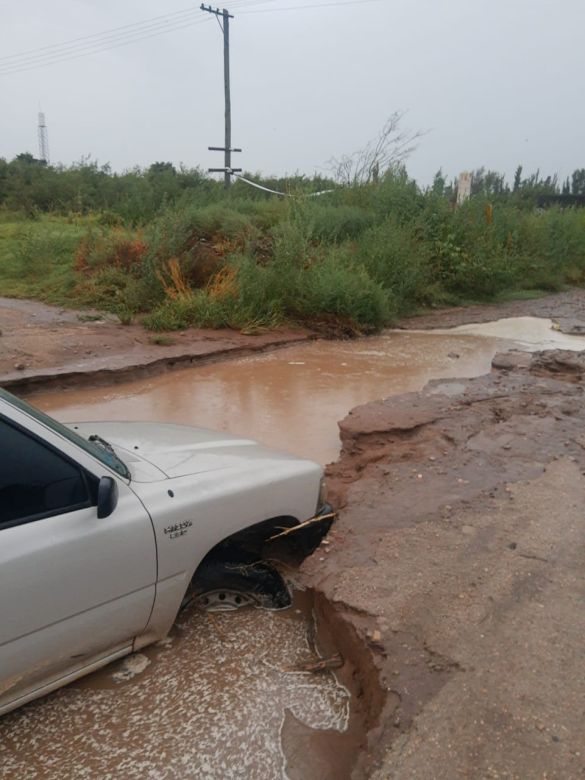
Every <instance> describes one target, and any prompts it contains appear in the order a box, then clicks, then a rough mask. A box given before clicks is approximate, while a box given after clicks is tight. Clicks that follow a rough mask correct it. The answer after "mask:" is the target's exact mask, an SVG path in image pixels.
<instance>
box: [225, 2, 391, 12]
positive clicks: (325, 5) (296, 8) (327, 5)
mask: <svg viewBox="0 0 585 780" xmlns="http://www.w3.org/2000/svg"><path fill="white" fill-rule="evenodd" d="M382 2H384V0H342V2H335V3H311V4H310V5H289V6H286V7H285V8H254V9H250V10H249V11H247V10H243V11H240V12H239V13H240V15H241V14H269V13H277V12H278V11H301V10H303V9H307V10H309V9H313V8H337V7H338V6H341V5H364V4H365V3H382Z"/></svg>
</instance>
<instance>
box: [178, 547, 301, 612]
mask: <svg viewBox="0 0 585 780" xmlns="http://www.w3.org/2000/svg"><path fill="white" fill-rule="evenodd" d="M291 603H292V599H291V594H290V591H289V588H288V586H287V584H286V582H285V581H284V579H283V577H282V576H281V575H280V574H279V572H278V571H276V569H274V568H273V567H272V566H270V565H269V564H267V563H264V562H263V561H253V562H245V561H231V562H230V561H218V560H209V561H205V560H204V561H203V563H202V564H201V565H200V566H199V568H198V569H197V571H196V572H195V576H194V577H193V580H192V582H191V585H190V586H189V590H188V591H187V593H186V594H185V599H184V600H183V604H182V607H183V608H184V607H187V606H191V605H194V606H195V607H197V608H198V609H201V610H204V611H206V612H225V611H229V610H234V609H239V608H240V607H245V606H254V607H264V608H265V609H284V608H286V607H289V606H290V605H291Z"/></svg>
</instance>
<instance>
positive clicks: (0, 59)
mask: <svg viewBox="0 0 585 780" xmlns="http://www.w3.org/2000/svg"><path fill="white" fill-rule="evenodd" d="M196 10H197V9H196V8H184V9H182V10H181V11H174V12H173V13H171V14H162V15H161V16H153V17H152V18H151V19H144V20H143V21H142V22H132V23H130V24H124V25H122V26H121V27H113V28H112V29H110V30H103V31H102V32H99V33H93V34H92V35H82V36H80V37H79V38H71V39H70V40H67V41H61V42H60V43H52V44H49V45H48V46H40V47H39V48H36V49H28V50H27V51H22V52H19V53H18V54H7V55H6V56H4V57H0V62H3V61H5V60H14V59H17V60H18V59H23V58H24V59H29V56H28V55H36V54H39V53H40V52H43V51H49V50H52V49H61V48H69V47H70V46H73V45H74V44H75V43H77V42H78V41H88V40H91V39H92V38H102V37H104V36H105V37H109V36H110V35H111V34H113V33H116V32H118V31H119V30H128V28H133V29H135V28H140V27H142V26H143V25H147V26H149V25H151V24H155V23H160V20H163V19H169V20H170V17H175V16H182V15H183V14H192V13H194V12H195V11H196ZM122 34H124V33H122Z"/></svg>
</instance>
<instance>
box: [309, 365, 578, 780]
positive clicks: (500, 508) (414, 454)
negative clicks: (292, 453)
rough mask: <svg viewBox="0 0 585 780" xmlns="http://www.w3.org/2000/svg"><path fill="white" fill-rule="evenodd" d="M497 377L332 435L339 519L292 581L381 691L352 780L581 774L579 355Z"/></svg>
mask: <svg viewBox="0 0 585 780" xmlns="http://www.w3.org/2000/svg"><path fill="white" fill-rule="evenodd" d="M494 365H495V366H498V367H497V368H496V367H495V368H494V369H493V370H492V372H491V373H490V374H488V375H486V376H484V377H480V378H476V379H471V380H468V381H465V382H461V381H460V380H456V381H451V380H439V381H434V382H431V383H430V384H429V385H428V386H427V387H426V388H425V389H424V390H423V391H422V392H420V393H412V394H407V395H404V396H400V397H397V398H392V399H387V400H384V401H377V402H373V403H370V404H367V405H364V406H361V407H358V408H357V409H354V410H353V411H352V412H351V413H350V414H349V415H348V416H347V417H346V418H345V420H343V421H342V423H341V425H340V429H341V437H342V441H343V449H342V454H341V458H340V460H339V461H338V463H336V464H334V465H333V466H331V467H330V468H329V471H328V476H329V484H330V489H331V490H332V492H333V495H334V500H337V502H338V506H341V507H342V510H341V512H340V516H339V519H338V522H337V524H336V526H335V527H334V530H333V531H332V534H331V535H330V538H329V542H330V543H329V545H328V546H327V549H328V552H327V554H326V555H325V554H323V552H324V551H323V548H321V549H320V550H318V551H317V552H316V553H315V555H314V556H313V557H312V558H311V559H309V560H308V561H306V562H305V564H304V565H303V567H302V573H303V576H304V578H305V581H306V582H308V583H311V584H312V585H313V587H314V588H315V589H316V591H317V592H318V593H319V594H321V595H322V597H323V598H324V599H325V600H326V601H329V602H331V603H332V604H333V605H334V606H335V608H336V609H337V610H338V611H339V613H340V614H341V615H342V616H343V618H344V619H345V620H346V621H347V622H349V623H350V624H352V625H353V626H354V628H355V631H356V633H357V634H358V636H359V637H360V639H361V642H362V643H363V644H364V645H365V646H369V647H370V651H371V658H372V660H373V662H374V663H375V664H376V666H377V668H378V672H379V680H380V684H381V686H382V688H384V689H386V691H387V695H386V699H385V703H384V705H383V712H382V715H381V716H380V718H378V723H377V726H376V727H374V728H373V729H372V730H371V731H370V735H369V743H368V751H367V752H366V753H364V755H363V757H362V764H361V765H360V766H359V767H358V768H357V769H356V772H355V775H354V776H355V777H362V776H364V775H368V776H369V775H371V776H373V777H375V778H376V779H377V780H382V778H384V779H386V778H406V777H408V778H428V777H433V778H445V779H447V778H455V777H464V778H472V777H506V778H544V777H548V778H569V777H570V778H573V777H575V778H576V777H581V776H583V774H584V773H585V761H584V751H583V731H582V712H583V707H584V706H585V682H584V681H583V677H582V674H581V671H580V670H581V667H582V659H583V641H582V640H583V636H584V635H585V634H584V632H585V613H584V612H583V609H582V601H583V597H584V596H585V581H584V579H583V571H584V564H585V552H584V551H585V526H584V525H583V519H582V515H583V509H582V508H583V505H584V502H585V480H584V478H583V474H584V473H585V405H584V404H583V396H584V380H585V353H582V352H578V353H575V352H563V351H555V352H544V353H536V354H535V355H533V356H527V355H525V354H521V353H518V354H507V355H504V356H501V357H500V356H498V357H496V359H495V361H494ZM374 639H375V641H373V640H374Z"/></svg>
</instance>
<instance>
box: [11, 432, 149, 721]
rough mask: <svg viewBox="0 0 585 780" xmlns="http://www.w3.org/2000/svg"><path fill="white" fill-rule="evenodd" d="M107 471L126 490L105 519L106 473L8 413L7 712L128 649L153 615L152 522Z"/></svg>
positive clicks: (117, 478)
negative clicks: (100, 511) (99, 494)
mask: <svg viewBox="0 0 585 780" xmlns="http://www.w3.org/2000/svg"><path fill="white" fill-rule="evenodd" d="M98 470H99V466H97V465H96V471H98ZM104 472H107V469H106V468H104ZM107 475H108V476H113V478H114V479H115V480H116V482H117V486H118V490H119V498H118V503H117V506H116V508H115V510H114V511H113V513H112V514H111V515H110V516H109V517H106V518H101V519H100V518H98V517H97V509H96V485H97V481H98V479H99V476H100V475H99V474H97V473H94V474H91V473H90V472H88V471H87V469H85V468H83V467H82V466H81V465H79V464H78V463H77V462H75V460H73V459H72V458H71V457H70V456H68V455H66V454H65V453H63V452H62V451H60V450H59V449H58V448H57V447H55V446H53V445H52V444H49V443H48V442H47V441H44V440H42V439H41V438H40V437H37V436H35V435H32V434H31V433H30V432H29V431H27V430H25V429H23V428H22V427H20V426H18V425H15V424H13V423H11V422H10V421H8V420H7V419H5V418H2V417H0V713H1V712H2V711H3V709H7V708H8V705H9V704H10V706H14V702H15V701H20V700H21V699H22V700H23V701H24V700H25V698H28V696H29V694H31V693H32V692H33V691H35V690H36V689H38V688H42V687H44V686H45V685H51V684H53V683H55V682H56V681H57V680H60V679H63V678H66V677H67V676H68V675H71V674H75V673H76V672H78V671H79V670H80V669H82V668H83V667H85V666H89V665H90V664H92V663H95V662H96V661H97V660H99V659H100V658H104V657H108V656H110V655H113V654H115V653H116V652H118V651H123V650H124V648H129V647H130V646H131V644H132V640H133V637H134V636H136V635H137V634H139V633H140V632H141V631H142V630H143V629H144V627H145V626H146V624H147V623H148V619H149V616H150V613H151V610H152V606H153V602H154V594H155V581H156V549H155V541H154V534H153V529H152V524H151V521H150V517H149V516H148V513H147V512H146V510H145V509H144V506H143V505H142V503H141V502H140V501H139V500H138V498H137V497H136V496H135V495H134V493H133V492H132V490H131V489H130V488H129V487H128V485H127V484H126V483H125V481H124V480H123V479H121V478H119V477H118V476H117V475H112V473H110V472H107Z"/></svg>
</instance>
